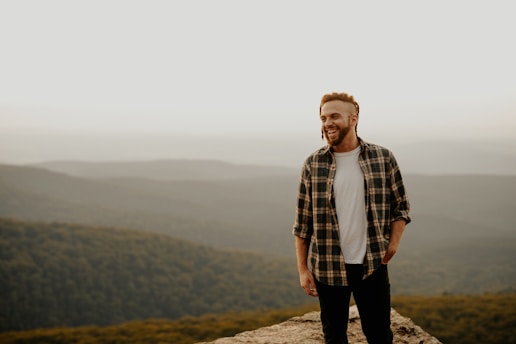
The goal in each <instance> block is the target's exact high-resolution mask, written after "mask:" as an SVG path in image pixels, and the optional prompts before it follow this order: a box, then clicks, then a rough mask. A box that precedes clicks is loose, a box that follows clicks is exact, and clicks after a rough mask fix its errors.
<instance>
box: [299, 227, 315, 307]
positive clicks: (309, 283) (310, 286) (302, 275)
mask: <svg viewBox="0 0 516 344" xmlns="http://www.w3.org/2000/svg"><path fill="white" fill-rule="evenodd" d="M295 238H296V258H297V270H298V272H299V282H300V283H301V287H302V288H303V289H304V290H305V292H306V293H307V294H308V295H310V296H314V297H316V296H318V294H317V289H316V287H315V280H314V276H313V274H312V272H311V271H310V270H309V269H308V249H309V247H310V242H309V241H308V240H306V239H303V238H301V237H298V236H296V237H295Z"/></svg>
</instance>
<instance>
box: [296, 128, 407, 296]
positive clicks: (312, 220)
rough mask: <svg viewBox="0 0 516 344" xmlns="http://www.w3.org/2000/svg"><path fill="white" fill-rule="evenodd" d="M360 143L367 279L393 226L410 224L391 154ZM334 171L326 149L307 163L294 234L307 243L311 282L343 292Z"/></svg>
mask: <svg viewBox="0 0 516 344" xmlns="http://www.w3.org/2000/svg"><path fill="white" fill-rule="evenodd" d="M359 142H360V146H361V151H360V155H359V158H358V161H359V165H360V168H361V169H362V172H363V174H364V188H365V200H364V206H365V210H366V214H367V223H368V224H367V250H366V255H365V257H364V278H365V277H367V276H369V275H371V274H372V273H373V272H374V271H375V270H376V269H378V268H379V267H380V265H381V263H382V258H383V256H384V255H385V253H386V251H387V246H388V240H389V235H390V228H391V222H393V221H396V220H405V221H406V223H409V222H410V221H411V219H410V217H409V208H410V206H409V201H408V198H407V195H406V194H405V188H404V186H403V180H402V177H401V173H400V170H399V167H398V164H397V162H396V159H395V158H394V155H393V154H392V152H391V151H389V150H388V149H386V148H384V147H381V146H378V145H375V144H371V143H367V142H365V141H363V140H362V139H360V138H359ZM335 170H336V163H335V156H334V154H333V151H332V149H331V148H330V147H329V146H326V147H323V148H321V149H319V150H318V151H316V152H314V153H313V154H312V155H310V156H309V157H308V158H307V159H306V161H305V163H304V165H303V168H302V171H301V177H300V180H299V189H298V196H297V209H296V219H295V223H294V228H293V234H294V235H296V236H298V237H301V238H304V239H306V240H308V241H309V242H310V244H311V245H310V246H311V249H310V252H309V256H308V260H309V262H310V265H311V270H312V273H313V274H314V276H315V278H316V279H317V280H319V281H320V282H322V283H324V284H328V285H337V286H342V285H347V277H346V269H345V262H344V255H343V253H342V250H341V245H340V233H339V226H338V222H337V212H336V209H335V196H334V194H333V181H334V178H335Z"/></svg>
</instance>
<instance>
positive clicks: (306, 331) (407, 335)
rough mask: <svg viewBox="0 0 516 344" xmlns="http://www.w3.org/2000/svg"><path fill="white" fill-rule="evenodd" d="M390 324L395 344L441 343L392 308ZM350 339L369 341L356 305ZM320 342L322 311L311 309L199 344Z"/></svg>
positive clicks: (361, 343) (361, 342)
mask: <svg viewBox="0 0 516 344" xmlns="http://www.w3.org/2000/svg"><path fill="white" fill-rule="evenodd" d="M391 324H392V331H393V332H394V343H396V344H402V343H403V344H442V343H441V342H440V341H439V340H438V339H437V338H435V337H433V336H431V335H430V334H428V333H427V332H425V331H423V330H422V329H421V328H420V327H419V326H417V325H416V324H414V322H413V321H412V320H410V319H409V318H406V317H403V316H401V315H400V314H398V312H396V311H395V310H394V309H392V310H391ZM348 339H349V343H352V344H367V341H366V339H365V337H364V335H363V333H362V328H361V325H360V316H359V314H358V310H357V308H356V306H351V307H350V308H349V325H348ZM208 343H210V344H240V343H256V344H321V343H324V340H323V335H322V329H321V319H320V317H319V312H310V313H307V314H305V315H303V316H299V317H294V318H291V319H289V320H287V321H285V322H282V323H280V324H276V325H273V326H269V327H262V328H259V329H257V330H254V331H247V332H242V333H239V334H237V335H235V336H234V337H226V338H219V339H217V340H215V341H212V342H203V343H198V344H208Z"/></svg>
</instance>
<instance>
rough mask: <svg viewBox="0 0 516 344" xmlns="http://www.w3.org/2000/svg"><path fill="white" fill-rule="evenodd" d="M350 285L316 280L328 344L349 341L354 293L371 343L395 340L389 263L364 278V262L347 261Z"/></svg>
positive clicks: (388, 342) (387, 342) (365, 331)
mask: <svg viewBox="0 0 516 344" xmlns="http://www.w3.org/2000/svg"><path fill="white" fill-rule="evenodd" d="M346 273H347V277H348V284H349V286H329V285H326V284H322V283H320V282H319V281H316V287H317V292H318V293H319V304H320V307H321V322H322V326H323V333H324V339H325V342H326V344H343V343H344V344H347V343H348V338H347V329H348V319H349V302H350V299H351V293H353V297H354V299H355V303H356V305H357V308H358V312H359V313H360V321H361V323H362V330H363V332H364V335H365V336H366V338H367V342H368V343H370V344H384V343H385V344H391V343H392V340H393V334H392V331H391V292H390V284H389V274H388V272H387V265H382V266H381V267H380V268H379V269H378V270H376V271H375V272H374V273H373V274H372V275H371V276H369V277H368V278H366V279H365V280H363V279H362V276H363V274H364V268H363V265H362V264H346Z"/></svg>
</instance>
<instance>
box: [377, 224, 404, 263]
mask: <svg viewBox="0 0 516 344" xmlns="http://www.w3.org/2000/svg"><path fill="white" fill-rule="evenodd" d="M405 225H406V221H405V220H397V221H393V222H392V223H391V233H390V237H389V247H388V248H387V252H386V253H385V256H384V257H383V259H382V264H387V263H389V261H390V260H391V259H392V257H393V256H394V255H395V254H396V251H397V250H398V246H399V245H400V241H401V237H402V236H403V231H404V230H405Z"/></svg>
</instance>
